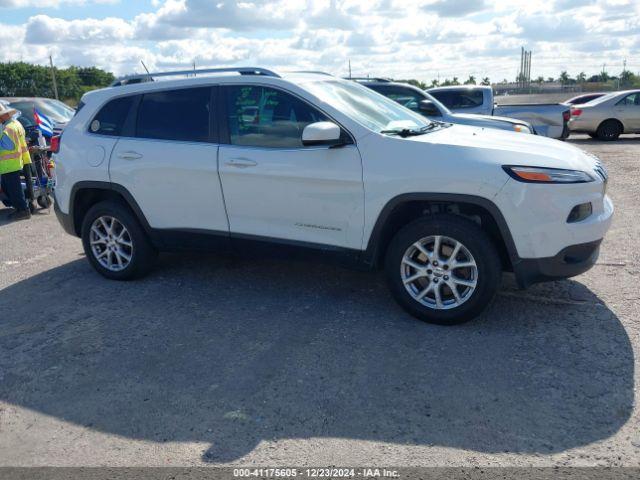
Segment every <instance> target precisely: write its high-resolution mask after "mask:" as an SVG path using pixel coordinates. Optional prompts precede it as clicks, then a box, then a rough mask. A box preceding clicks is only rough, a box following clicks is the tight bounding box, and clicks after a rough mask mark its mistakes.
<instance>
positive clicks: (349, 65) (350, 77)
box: [349, 59, 351, 78]
mask: <svg viewBox="0 0 640 480" xmlns="http://www.w3.org/2000/svg"><path fill="white" fill-rule="evenodd" d="M349 78H351V59H349Z"/></svg>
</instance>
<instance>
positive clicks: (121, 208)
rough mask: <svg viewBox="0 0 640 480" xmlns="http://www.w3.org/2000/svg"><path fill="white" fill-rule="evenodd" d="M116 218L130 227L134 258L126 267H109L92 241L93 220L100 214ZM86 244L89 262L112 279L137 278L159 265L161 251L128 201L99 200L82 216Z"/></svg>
mask: <svg viewBox="0 0 640 480" xmlns="http://www.w3.org/2000/svg"><path fill="white" fill-rule="evenodd" d="M103 216H108V217H113V218H115V219H116V220H117V221H118V222H120V223H121V224H122V225H123V226H124V227H125V228H126V229H127V231H128V233H129V237H130V239H131V244H132V247H131V255H130V257H131V260H130V261H129V263H128V265H126V267H124V268H123V269H122V270H119V271H113V270H109V269H108V268H106V267H105V266H103V265H102V264H100V262H99V261H98V259H97V258H96V255H95V254H94V252H93V250H92V248H91V244H90V231H91V226H92V225H93V222H94V221H95V220H97V219H99V218H100V217H103ZM82 245H83V247H84V252H85V254H86V255H87V259H88V260H89V263H91V265H92V266H93V268H95V269H96V271H97V272H98V273H100V274H101V275H103V276H104V277H106V278H109V279H112V280H133V279H135V278H140V277H143V276H144V275H146V274H147V273H148V272H149V271H150V270H151V269H152V268H153V266H154V265H155V260H156V258H157V255H158V252H157V250H156V249H155V248H154V247H153V245H152V244H151V242H150V241H149V239H148V238H147V235H146V234H145V232H144V230H143V229H142V227H141V226H140V223H139V222H138V220H137V219H136V217H135V216H134V214H133V213H132V212H131V211H130V210H129V208H128V207H126V206H125V205H123V204H121V203H119V202H116V201H110V200H107V201H104V202H100V203H97V204H96V205H94V206H93V207H91V208H90V209H89V211H88V212H87V213H86V215H85V216H84V219H83V220H82Z"/></svg>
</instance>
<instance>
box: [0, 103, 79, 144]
mask: <svg viewBox="0 0 640 480" xmlns="http://www.w3.org/2000/svg"><path fill="white" fill-rule="evenodd" d="M0 100H3V101H5V102H8V103H9V105H11V106H12V107H13V108H15V109H16V110H18V111H20V112H21V113H22V115H21V116H20V119H19V120H20V122H21V123H22V124H23V125H24V127H25V128H29V127H35V126H36V120H35V118H34V113H35V112H36V111H37V112H39V114H42V115H45V116H46V117H47V118H49V119H50V120H51V121H52V122H53V132H52V134H53V135H60V133H61V132H62V130H63V129H64V127H65V126H66V124H67V123H68V122H69V120H71V118H73V115H74V114H75V110H74V109H73V108H71V107H69V106H68V105H66V104H64V103H63V102H61V101H59V100H56V99H54V98H41V97H2V98H1V99H0Z"/></svg>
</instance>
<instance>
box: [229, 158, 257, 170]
mask: <svg viewBox="0 0 640 480" xmlns="http://www.w3.org/2000/svg"><path fill="white" fill-rule="evenodd" d="M225 165H228V166H229V167H236V168H247V167H255V166H256V165H258V162H256V161H254V160H250V159H248V158H244V157H239V158H230V159H229V160H227V161H226V162H225Z"/></svg>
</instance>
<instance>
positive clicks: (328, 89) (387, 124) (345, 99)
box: [303, 80, 432, 133]
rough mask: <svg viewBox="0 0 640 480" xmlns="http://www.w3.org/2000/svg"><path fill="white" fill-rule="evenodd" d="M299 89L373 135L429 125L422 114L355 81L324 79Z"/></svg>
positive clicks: (306, 84)
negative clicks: (373, 133)
mask: <svg viewBox="0 0 640 480" xmlns="http://www.w3.org/2000/svg"><path fill="white" fill-rule="evenodd" d="M303 87H304V88H305V89H306V90H308V91H309V92H310V93H312V94H313V95H315V96H316V97H318V99H320V100H321V101H323V102H325V103H328V104H329V105H331V106H332V107H333V108H335V109H336V110H339V111H340V112H342V113H344V114H345V115H347V116H349V117H350V118H352V119H353V120H354V121H356V122H358V123H361V124H362V125H364V126H365V127H367V128H369V129H370V130H373V131H374V132H377V133H380V132H383V131H389V130H393V131H395V130H397V131H400V130H404V129H411V130H418V129H421V128H424V127H427V126H429V125H430V124H431V123H432V122H430V121H429V120H428V119H426V118H424V117H423V116H422V115H418V114H417V113H414V112H412V111H411V110H409V109H408V108H405V107H403V106H402V105H400V104H398V103H397V102H395V101H393V100H390V99H388V98H387V97H385V96H384V95H380V94H379V93H377V92H374V91H373V90H370V89H368V88H367V87H363V86H362V85H359V84H357V83H355V82H348V81H340V80H331V81H326V80H325V81H316V82H309V83H305V84H304V85H303Z"/></svg>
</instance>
